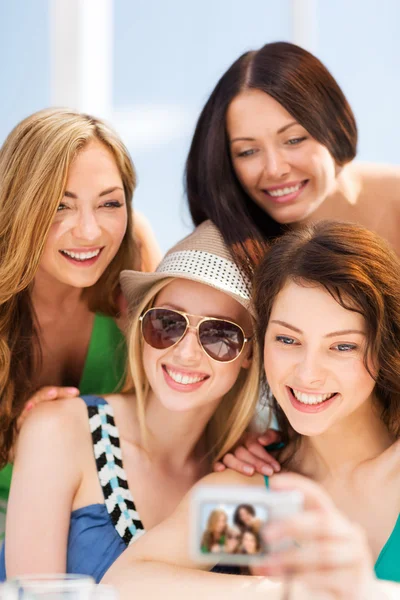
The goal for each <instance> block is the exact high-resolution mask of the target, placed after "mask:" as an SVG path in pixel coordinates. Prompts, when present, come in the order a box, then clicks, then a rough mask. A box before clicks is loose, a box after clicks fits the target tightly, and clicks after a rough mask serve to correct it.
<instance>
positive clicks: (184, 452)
mask: <svg viewBox="0 0 400 600" xmlns="http://www.w3.org/2000/svg"><path fill="white" fill-rule="evenodd" d="M182 396H183V397H182V405H184V403H185V402H186V399H185V398H184V395H182ZM217 405H218V402H216V403H212V404H210V405H206V406H204V407H200V408H199V407H196V408H195V409H193V410H184V411H182V412H177V411H172V410H169V409H167V408H166V407H165V406H163V405H162V404H161V402H160V401H159V400H158V399H157V398H156V396H155V394H153V392H152V391H151V390H150V392H149V397H148V402H147V406H146V427H147V428H148V430H149V433H150V435H149V438H150V442H149V454H150V457H151V459H152V460H154V461H157V462H161V463H163V464H165V465H168V466H169V467H170V468H171V469H176V470H180V469H182V468H184V467H185V466H186V465H188V464H189V463H193V461H202V459H203V458H204V457H205V455H206V454H207V452H208V450H209V448H206V444H205V440H204V432H205V429H206V426H207V423H208V422H209V421H210V419H211V417H212V415H213V414H214V412H215V410H216V408H217ZM207 464H208V463H207Z"/></svg>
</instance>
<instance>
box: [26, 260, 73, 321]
mask: <svg viewBox="0 0 400 600" xmlns="http://www.w3.org/2000/svg"><path fill="white" fill-rule="evenodd" d="M82 295H83V290H82V289H81V288H76V287H73V286H71V285H66V284H64V283H61V282H59V281H55V280H54V279H53V278H51V279H50V278H49V277H48V276H47V275H46V274H43V273H41V272H40V271H39V272H38V273H37V275H36V277H35V280H34V283H33V288H32V303H33V307H34V309H35V312H36V314H37V315H38V318H39V321H42V318H47V319H49V320H51V319H52V318H54V317H55V316H59V315H60V314H61V313H62V314H66V313H74V312H75V310H76V309H77V307H78V306H80V305H81V304H82Z"/></svg>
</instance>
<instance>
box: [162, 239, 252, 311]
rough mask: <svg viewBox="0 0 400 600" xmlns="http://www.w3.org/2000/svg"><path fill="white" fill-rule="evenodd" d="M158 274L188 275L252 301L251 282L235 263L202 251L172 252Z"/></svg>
mask: <svg viewBox="0 0 400 600" xmlns="http://www.w3.org/2000/svg"><path fill="white" fill-rule="evenodd" d="M156 272H157V273H165V274H166V275H171V276H174V275H175V276H176V275H186V276H187V278H188V279H195V280H196V281H200V282H202V281H203V282H204V283H207V284H209V285H211V286H213V287H218V288H220V289H221V290H223V291H225V292H229V293H231V294H235V295H237V296H239V297H240V298H243V300H250V280H249V279H248V278H247V277H246V276H245V275H244V274H243V273H242V271H241V270H240V269H239V267H238V266H237V265H236V264H235V263H234V262H231V261H229V260H226V259H225V258H221V257H220V256H218V255H217V254H211V253H210V252H203V251H202V250H181V251H179V252H171V253H170V254H168V255H167V256H166V257H165V258H164V259H163V260H162V261H161V262H160V264H159V265H158V267H157V269H156Z"/></svg>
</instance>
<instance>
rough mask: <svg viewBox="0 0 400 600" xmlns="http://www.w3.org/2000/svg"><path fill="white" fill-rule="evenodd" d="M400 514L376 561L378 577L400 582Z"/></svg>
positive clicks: (266, 482) (266, 483)
mask: <svg viewBox="0 0 400 600" xmlns="http://www.w3.org/2000/svg"><path fill="white" fill-rule="evenodd" d="M264 480H265V485H266V487H267V488H269V478H268V477H267V476H266V475H264ZM399 557H400V515H399V516H398V518H397V521H396V525H395V526H394V529H393V531H392V533H391V534H390V536H389V539H388V540H387V542H386V544H385V545H384V546H383V548H382V550H381V551H380V553H379V556H378V559H377V561H376V563H375V567H374V569H375V575H376V576H377V578H378V579H386V580H387V581H396V582H397V583H400V561H399Z"/></svg>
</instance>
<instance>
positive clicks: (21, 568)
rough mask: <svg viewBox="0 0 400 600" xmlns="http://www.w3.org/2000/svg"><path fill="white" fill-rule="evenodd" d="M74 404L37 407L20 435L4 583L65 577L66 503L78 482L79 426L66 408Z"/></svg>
mask: <svg viewBox="0 0 400 600" xmlns="http://www.w3.org/2000/svg"><path fill="white" fill-rule="evenodd" d="M77 402H78V401H76V400H75V401H74V400H71V399H68V400H60V401H59V402H54V403H53V402H49V403H44V404H42V405H40V406H37V407H36V408H35V410H34V411H32V412H31V413H30V415H29V416H28V418H27V419H26V421H25V423H24V425H23V427H22V429H21V432H20V434H19V437H18V441H17V446H16V453H15V464H14V470H13V478H12V483H11V491H10V498H9V503H8V509H7V520H6V542H5V544H6V546H5V557H6V571H7V577H14V576H16V575H21V574H24V573H31V574H34V573H62V572H65V568H66V551H67V539H68V530H69V523H70V516H71V508H72V502H73V498H74V495H75V492H76V490H77V488H78V486H79V483H80V478H81V473H80V469H79V464H80V462H79V452H80V441H79V439H78V438H79V434H80V433H81V432H82V425H81V426H79V424H78V422H77V418H76V415H75V414H74V410H73V408H72V407H71V406H69V405H70V403H72V404H73V405H74V407H76V403H77ZM75 412H76V411H75Z"/></svg>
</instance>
